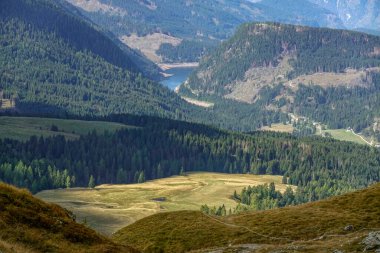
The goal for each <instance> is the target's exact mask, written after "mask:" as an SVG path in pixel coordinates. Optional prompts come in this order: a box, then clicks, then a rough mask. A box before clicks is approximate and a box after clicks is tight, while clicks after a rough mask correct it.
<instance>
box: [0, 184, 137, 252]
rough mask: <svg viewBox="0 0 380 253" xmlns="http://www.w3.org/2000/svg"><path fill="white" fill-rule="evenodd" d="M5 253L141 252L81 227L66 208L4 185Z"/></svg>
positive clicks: (1, 223) (0, 225)
mask: <svg viewBox="0 0 380 253" xmlns="http://www.w3.org/2000/svg"><path fill="white" fill-rule="evenodd" d="M0 250H1V251H2V252H6V253H8V252H19V253H21V252H62V253H63V252H126V253H127V252H131V253H132V252H137V251H136V250H134V249H132V248H130V247H127V246H118V245H116V244H115V243H113V242H111V241H110V240H109V239H107V238H105V237H102V236H100V235H98V234H97V233H96V232H95V231H93V230H91V229H89V228H87V227H86V226H84V225H81V224H78V223H76V222H75V220H74V219H73V216H72V214H71V213H69V212H68V211H67V210H64V209H63V208H61V207H59V206H57V205H53V204H46V203H44V202H43V201H41V200H39V199H36V198H34V197H33V196H32V195H31V194H30V193H28V192H27V191H25V190H19V189H16V188H14V187H11V186H8V185H5V184H0Z"/></svg>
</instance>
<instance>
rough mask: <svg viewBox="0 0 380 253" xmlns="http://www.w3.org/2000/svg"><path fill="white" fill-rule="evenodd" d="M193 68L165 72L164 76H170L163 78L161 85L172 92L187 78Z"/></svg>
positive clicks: (173, 69)
mask: <svg viewBox="0 0 380 253" xmlns="http://www.w3.org/2000/svg"><path fill="white" fill-rule="evenodd" d="M193 70H194V68H172V69H168V70H166V71H165V73H166V74H169V75H172V76H170V77H168V78H165V79H164V80H163V81H161V83H162V84H163V85H165V86H167V87H169V88H170V89H172V90H174V89H175V88H176V87H177V86H178V85H180V84H182V83H183V82H185V81H186V79H187V78H188V77H189V75H190V74H191V72H192V71H193Z"/></svg>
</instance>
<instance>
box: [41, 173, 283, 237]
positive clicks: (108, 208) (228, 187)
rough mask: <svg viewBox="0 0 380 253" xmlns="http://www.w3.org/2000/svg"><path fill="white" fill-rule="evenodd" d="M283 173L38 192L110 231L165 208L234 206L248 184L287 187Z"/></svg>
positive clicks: (194, 175) (200, 176) (205, 175)
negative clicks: (273, 184)
mask: <svg viewBox="0 0 380 253" xmlns="http://www.w3.org/2000/svg"><path fill="white" fill-rule="evenodd" d="M281 180H282V177H281V176H270V175H263V176H257V175H247V174H244V175H242V174H221V173H191V174H188V175H186V176H173V177H170V178H164V179H158V180H153V181H149V182H146V183H143V184H130V185H100V186H98V187H96V188H95V189H86V188H74V189H59V190H48V191H42V192H40V193H38V194H37V195H36V196H37V197H39V198H41V199H43V200H45V201H48V202H54V203H57V204H59V205H61V206H62V207H64V208H67V209H69V210H71V211H73V212H74V213H75V214H76V215H77V218H78V221H79V222H82V221H83V220H84V219H85V220H86V222H87V224H88V225H89V226H90V227H92V228H94V229H95V230H97V231H98V232H100V233H103V234H106V235H110V234H112V233H114V232H116V231H117V230H119V229H121V228H123V227H125V226H127V225H129V224H131V223H133V222H135V221H137V220H139V219H141V218H144V217H146V216H149V215H152V214H155V213H158V212H165V211H178V210H199V209H200V206H201V205H203V204H208V205H209V206H214V205H215V206H219V205H222V204H225V205H226V207H227V209H229V208H234V207H235V206H236V204H237V203H236V202H235V201H234V200H232V199H231V196H232V194H233V193H234V191H235V190H236V191H237V192H239V191H241V189H242V188H243V187H246V186H249V185H251V186H252V185H260V184H265V183H271V182H274V183H275V184H276V188H277V189H279V190H281V191H284V190H285V189H286V187H287V185H284V184H282V183H281Z"/></svg>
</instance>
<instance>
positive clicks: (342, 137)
mask: <svg viewBox="0 0 380 253" xmlns="http://www.w3.org/2000/svg"><path fill="white" fill-rule="evenodd" d="M323 132H324V133H329V134H331V136H332V137H333V138H334V139H337V140H339V141H350V142H355V143H359V144H364V145H367V144H368V143H366V142H365V141H364V140H363V139H362V138H360V137H359V136H357V135H355V134H354V133H352V132H351V131H347V130H346V129H334V130H324V131H323Z"/></svg>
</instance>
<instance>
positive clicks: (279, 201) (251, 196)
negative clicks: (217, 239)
mask: <svg viewBox="0 0 380 253" xmlns="http://www.w3.org/2000/svg"><path fill="white" fill-rule="evenodd" d="M287 181H288V179H287V177H286V176H284V178H283V183H285V184H286V183H287ZM299 189H300V190H296V191H294V190H293V189H292V187H288V188H286V190H285V191H284V192H283V193H281V192H280V191H278V190H276V186H275V184H274V183H270V184H264V185H257V186H248V187H244V188H243V189H242V190H241V192H240V193H237V192H236V191H235V192H234V193H233V195H231V196H232V198H233V199H234V200H235V201H236V202H238V204H237V205H236V207H235V208H233V209H229V210H227V209H226V207H225V205H224V204H223V205H221V206H219V207H216V206H213V207H209V206H208V205H207V204H205V205H202V206H201V211H202V212H204V213H206V214H209V215H216V216H226V215H231V214H238V213H241V212H246V211H252V210H255V211H257V210H269V209H274V208H279V207H285V206H290V205H297V204H303V203H306V202H309V201H312V200H311V199H309V198H308V197H309V196H308V195H307V193H305V192H304V191H303V190H302V188H299ZM322 191H323V190H322ZM320 198H321V199H322V198H324V196H321V197H320Z"/></svg>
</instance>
